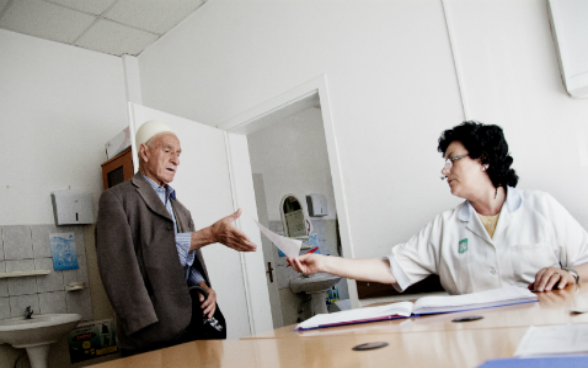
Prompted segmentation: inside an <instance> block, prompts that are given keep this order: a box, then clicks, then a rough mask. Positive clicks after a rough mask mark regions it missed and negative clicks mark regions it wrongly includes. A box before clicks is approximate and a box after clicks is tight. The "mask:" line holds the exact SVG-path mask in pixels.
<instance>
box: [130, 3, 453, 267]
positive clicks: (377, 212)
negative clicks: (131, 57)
mask: <svg viewBox="0 0 588 368" xmlns="http://www.w3.org/2000/svg"><path fill="white" fill-rule="evenodd" d="M139 67H140V72H141V85H142V95H143V102H144V104H145V105H146V106H150V107H154V108H157V109H160V110H163V111H168V112H172V113H174V114H177V115H180V116H185V117H188V118H191V119H193V120H196V121H199V122H202V123H206V124H211V125H216V124H219V123H222V122H224V121H225V120H227V119H228V118H231V117H233V116H236V115H238V114H241V113H243V112H244V111H246V110H248V109H251V108H252V107H255V106H257V105H259V104H261V103H262V102H264V101H266V100H269V99H271V98H273V97H274V96H277V95H279V94H282V93H284V92H286V91H289V90H290V89H292V88H295V87H297V86H299V85H301V84H303V83H305V82H307V81H308V80H310V79H313V78H315V77H317V76H318V75H321V74H324V73H326V75H327V80H328V91H329V96H328V98H329V105H330V108H331V111H332V120H333V124H334V130H335V134H336V139H337V144H338V147H339V152H340V161H341V166H342V168H341V169H342V176H343V181H344V184H345V191H346V192H345V195H346V196H347V199H348V210H349V223H350V228H351V234H352V240H353V246H354V247H355V249H354V252H355V255H356V256H358V257H367V256H380V255H381V254H383V253H387V252H389V250H390V246H392V245H393V244H395V243H397V242H400V241H403V240H405V239H407V238H408V237H409V236H410V235H412V234H413V233H414V232H416V231H418V229H419V228H420V227H421V226H423V225H424V224H425V223H426V222H427V221H429V220H430V219H431V218H432V217H433V216H434V215H435V214H437V213H438V212H440V211H441V210H443V209H445V208H447V207H448V206H450V205H453V204H455V203H458V201H457V200H455V199H453V198H451V196H450V195H449V194H448V191H447V188H446V184H444V183H442V182H441V181H440V180H439V171H440V169H441V166H442V160H441V157H440V155H439V154H438V153H437V152H436V147H437V138H438V135H439V133H440V132H441V130H442V129H444V128H446V127H449V126H452V125H454V124H456V123H458V122H460V121H462V119H463V116H462V110H461V104H460V100H459V94H458V89H457V84H456V77H455V74H454V68H453V63H452V57H451V52H450V47H449V42H448V38H447V32H446V30H445V23H444V19H443V9H442V7H441V3H440V2H439V1H437V0H418V1H415V0H410V1H386V2H382V1H361V2H356V1H353V2H352V1H337V2H333V1H308V2H301V1H246V2H243V1H221V0H213V1H210V2H207V3H206V4H205V5H204V6H202V7H201V8H200V10H199V11H198V12H197V13H196V14H195V15H193V16H192V17H191V18H189V19H187V20H186V21H185V22H183V23H182V24H181V25H180V27H178V28H176V29H175V30H174V31H172V33H171V34H169V35H167V36H165V37H163V38H162V39H160V40H159V41H158V42H157V43H156V44H155V45H153V46H151V47H150V48H149V49H148V50H147V51H145V52H143V53H142V54H141V55H140V56H139ZM338 207H339V206H338Z"/></svg>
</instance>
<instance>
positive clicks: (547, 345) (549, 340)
mask: <svg viewBox="0 0 588 368" xmlns="http://www.w3.org/2000/svg"><path fill="white" fill-rule="evenodd" d="M580 353H582V354H584V353H588V324H568V325H557V326H544V327H535V326H531V327H529V329H528V330H527V333H525V336H523V339H522V340H521V342H520V343H519V346H518V347H517V350H516V351H515V353H514V355H515V356H521V357H524V356H549V355H562V354H580Z"/></svg>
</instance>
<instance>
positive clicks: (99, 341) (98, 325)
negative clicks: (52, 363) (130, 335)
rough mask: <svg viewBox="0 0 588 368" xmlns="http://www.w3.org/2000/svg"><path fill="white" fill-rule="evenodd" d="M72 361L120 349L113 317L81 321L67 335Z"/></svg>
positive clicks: (79, 360) (103, 354)
mask: <svg viewBox="0 0 588 368" xmlns="http://www.w3.org/2000/svg"><path fill="white" fill-rule="evenodd" d="M67 343H68V345H69V357H70V360H71V362H72V363H78V362H82V361H84V360H88V359H93V358H97V357H101V356H105V355H108V354H113V353H116V352H117V351H118V347H117V345H116V335H115V332H114V324H113V322H112V319H105V320H100V321H94V322H87V323H81V324H79V325H78V327H76V328H75V329H74V330H73V331H71V332H70V333H69V334H68V335H67Z"/></svg>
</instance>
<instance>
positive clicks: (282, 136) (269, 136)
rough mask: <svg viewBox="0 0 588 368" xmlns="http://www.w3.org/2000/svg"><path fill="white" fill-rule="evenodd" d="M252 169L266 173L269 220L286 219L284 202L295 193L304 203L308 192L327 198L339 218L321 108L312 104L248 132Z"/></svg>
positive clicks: (264, 176) (332, 211)
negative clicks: (283, 215)
mask: <svg viewBox="0 0 588 368" xmlns="http://www.w3.org/2000/svg"><path fill="white" fill-rule="evenodd" d="M247 140H248V142H249V153H250V156H251V170H252V171H253V173H259V174H262V175H263V181H264V187H265V188H266V198H267V213H268V218H269V221H282V218H281V216H280V211H279V208H280V202H281V200H282V197H284V196H285V195H286V194H289V193H292V194H294V195H295V196H296V197H297V198H298V199H299V200H300V201H302V203H303V205H304V206H305V207H307V205H306V195H307V194H311V193H319V194H322V195H324V196H325V197H326V198H327V205H328V213H329V214H328V216H325V217H323V219H335V218H336V215H337V211H336V207H335V195H334V193H333V181H332V179H331V171H330V167H329V158H328V154H327V144H326V140H325V129H324V127H323V120H322V117H321V110H320V109H319V108H316V107H311V108H309V109H306V110H304V111H301V112H299V113H297V114H294V115H290V116H288V117H286V118H285V119H284V120H282V121H279V122H275V123H274V124H272V125H270V126H268V127H267V128H264V129H261V130H259V131H257V132H255V133H253V134H250V135H248V136H247Z"/></svg>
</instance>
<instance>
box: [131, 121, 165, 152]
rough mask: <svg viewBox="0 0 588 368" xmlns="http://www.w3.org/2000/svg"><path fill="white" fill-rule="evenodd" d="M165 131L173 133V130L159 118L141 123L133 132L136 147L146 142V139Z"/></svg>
mask: <svg viewBox="0 0 588 368" xmlns="http://www.w3.org/2000/svg"><path fill="white" fill-rule="evenodd" d="M165 132H170V133H173V132H174V131H173V130H171V128H170V127H169V126H167V125H166V124H164V123H162V122H161V121H159V120H150V121H148V122H146V123H145V124H143V125H141V126H140V127H139V130H137V133H136V134H135V143H136V144H137V149H139V147H140V146H141V144H142V143H147V141H148V140H150V139H151V138H153V137H155V136H156V135H157V134H159V133H165Z"/></svg>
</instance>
